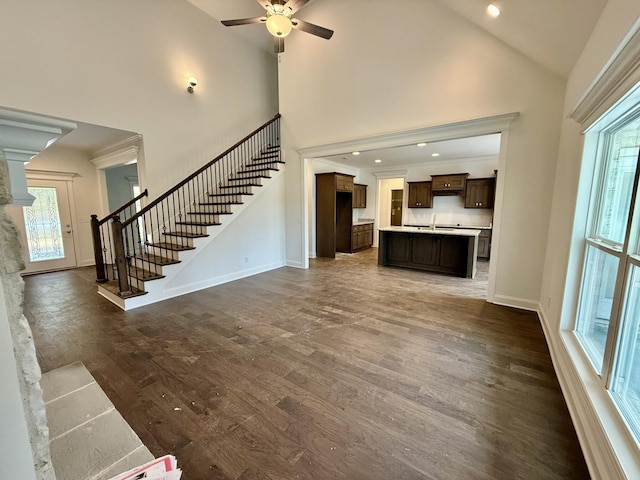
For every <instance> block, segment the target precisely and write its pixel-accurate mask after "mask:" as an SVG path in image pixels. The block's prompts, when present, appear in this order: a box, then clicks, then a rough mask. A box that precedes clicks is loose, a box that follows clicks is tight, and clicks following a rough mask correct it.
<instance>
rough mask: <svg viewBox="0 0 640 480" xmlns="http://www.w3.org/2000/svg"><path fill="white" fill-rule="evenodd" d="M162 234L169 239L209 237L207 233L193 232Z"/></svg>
mask: <svg viewBox="0 0 640 480" xmlns="http://www.w3.org/2000/svg"><path fill="white" fill-rule="evenodd" d="M162 234H163V235H166V236H168V237H182V238H204V237H208V236H209V235H208V234H206V233H193V232H162Z"/></svg>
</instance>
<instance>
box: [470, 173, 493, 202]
mask: <svg viewBox="0 0 640 480" xmlns="http://www.w3.org/2000/svg"><path fill="white" fill-rule="evenodd" d="M495 190H496V179H495V178H471V179H469V180H467V184H466V187H465V198H464V208H493V198H494V195H495Z"/></svg>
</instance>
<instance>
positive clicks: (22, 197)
mask: <svg viewBox="0 0 640 480" xmlns="http://www.w3.org/2000/svg"><path fill="white" fill-rule="evenodd" d="M11 198H12V199H13V200H12V202H11V205H19V206H21V207H30V206H31V205H33V202H34V201H35V199H36V197H34V196H33V195H31V194H30V193H22V192H16V193H12V194H11Z"/></svg>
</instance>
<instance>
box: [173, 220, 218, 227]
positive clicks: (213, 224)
mask: <svg viewBox="0 0 640 480" xmlns="http://www.w3.org/2000/svg"><path fill="white" fill-rule="evenodd" d="M176 225H194V226H196V227H213V226H215V225H222V224H221V223H220V222H189V221H182V222H176Z"/></svg>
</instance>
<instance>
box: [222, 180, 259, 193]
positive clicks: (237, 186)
mask: <svg viewBox="0 0 640 480" xmlns="http://www.w3.org/2000/svg"><path fill="white" fill-rule="evenodd" d="M236 180H237V179H236ZM240 180H243V179H240ZM261 186H262V185H260V184H259V183H243V184H240V185H222V186H221V187H220V188H241V187H261ZM250 193H251V192H249V193H242V194H241V195H249V194H250Z"/></svg>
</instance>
